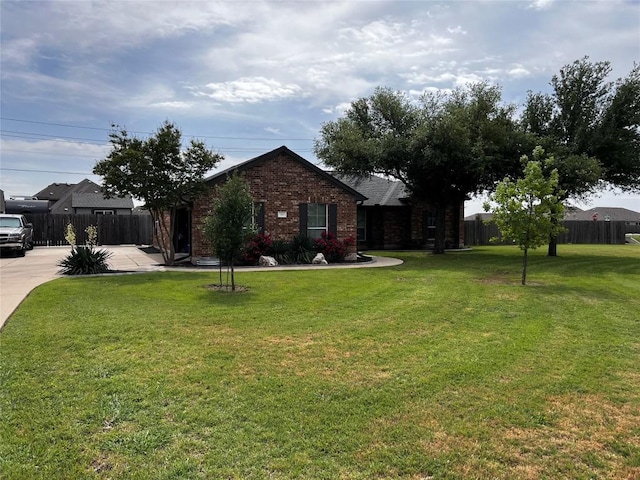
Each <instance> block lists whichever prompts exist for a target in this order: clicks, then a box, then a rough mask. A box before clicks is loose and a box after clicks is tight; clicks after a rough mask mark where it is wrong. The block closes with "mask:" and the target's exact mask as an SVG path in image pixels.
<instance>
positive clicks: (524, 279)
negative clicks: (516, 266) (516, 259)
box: [522, 248, 529, 285]
mask: <svg viewBox="0 0 640 480" xmlns="http://www.w3.org/2000/svg"><path fill="white" fill-rule="evenodd" d="M527 253H528V249H527V248H525V249H524V256H523V257H522V285H526V284H527V262H528V260H529V259H528V257H527Z"/></svg>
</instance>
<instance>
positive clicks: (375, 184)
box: [334, 174, 464, 249]
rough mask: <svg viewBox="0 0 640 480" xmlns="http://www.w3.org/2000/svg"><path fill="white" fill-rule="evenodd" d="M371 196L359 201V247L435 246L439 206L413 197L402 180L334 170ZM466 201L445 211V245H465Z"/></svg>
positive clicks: (447, 246) (354, 186) (353, 186)
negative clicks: (431, 205) (340, 172)
mask: <svg viewBox="0 0 640 480" xmlns="http://www.w3.org/2000/svg"><path fill="white" fill-rule="evenodd" d="M334 175H335V176H336V177H337V178H339V179H340V180H342V181H343V182H344V183H346V184H347V185H349V186H350V187H351V188H353V189H354V190H357V191H358V192H360V193H361V194H363V195H364V196H365V197H367V199H366V200H365V201H364V202H361V203H359V204H358V247H359V248H368V249H398V248H433V246H434V242H435V237H436V216H435V210H434V209H433V208H431V207H430V206H429V205H428V204H426V203H424V202H420V201H416V200H415V199H412V198H411V196H410V195H409V194H408V192H407V190H406V189H405V186H404V184H403V183H402V182H400V181H397V180H389V179H386V178H382V177H379V176H376V175H368V176H365V177H358V176H348V175H339V174H334ZM463 211H464V202H460V203H459V204H457V205H451V206H449V207H448V208H447V210H446V215H445V247H446V248H462V247H463V246H464V223H463V220H462V215H463Z"/></svg>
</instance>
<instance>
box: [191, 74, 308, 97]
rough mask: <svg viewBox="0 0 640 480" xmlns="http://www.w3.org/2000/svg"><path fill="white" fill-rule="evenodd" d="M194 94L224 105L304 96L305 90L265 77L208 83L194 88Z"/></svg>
mask: <svg viewBox="0 0 640 480" xmlns="http://www.w3.org/2000/svg"><path fill="white" fill-rule="evenodd" d="M193 91H194V94H195V95H197V96H205V97H209V98H212V99H213V100H216V101H219V102H224V103H260V102H268V101H275V100H283V99H287V98H295V97H299V96H301V95H303V90H302V88H301V87H300V86H299V85H296V84H294V83H289V84H283V83H280V82H279V81H277V80H274V79H270V78H265V77H244V78H240V79H238V80H232V81H229V82H222V83H208V84H207V85H205V86H204V87H200V88H194V89H193Z"/></svg>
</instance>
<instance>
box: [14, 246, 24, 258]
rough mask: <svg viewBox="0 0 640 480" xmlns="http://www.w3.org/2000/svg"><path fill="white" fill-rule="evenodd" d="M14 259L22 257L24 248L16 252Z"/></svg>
mask: <svg viewBox="0 0 640 480" xmlns="http://www.w3.org/2000/svg"><path fill="white" fill-rule="evenodd" d="M16 257H24V248H21V249H20V250H16Z"/></svg>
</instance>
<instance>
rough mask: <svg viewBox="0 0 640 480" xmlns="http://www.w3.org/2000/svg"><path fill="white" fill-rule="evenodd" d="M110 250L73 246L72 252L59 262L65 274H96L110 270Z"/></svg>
mask: <svg viewBox="0 0 640 480" xmlns="http://www.w3.org/2000/svg"><path fill="white" fill-rule="evenodd" d="M111 255H112V254H111V252H109V251H108V250H97V249H95V248H94V247H93V246H88V247H78V246H74V247H71V253H69V255H67V256H66V257H65V258H64V259H62V260H60V261H59V262H58V264H57V265H58V266H59V267H61V268H60V273H62V274H63V275H94V274H97V273H107V272H110V271H111V269H110V268H109V264H108V263H107V260H109V258H110V257H111Z"/></svg>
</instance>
